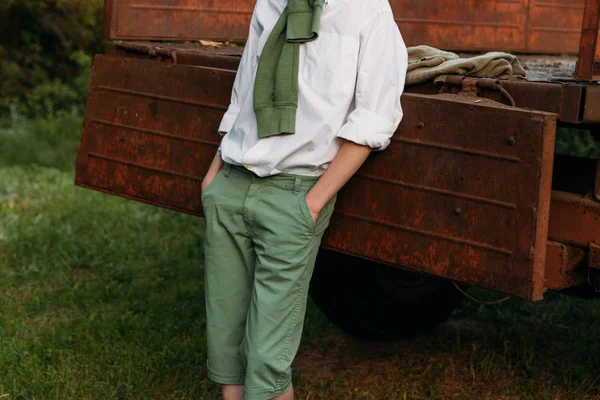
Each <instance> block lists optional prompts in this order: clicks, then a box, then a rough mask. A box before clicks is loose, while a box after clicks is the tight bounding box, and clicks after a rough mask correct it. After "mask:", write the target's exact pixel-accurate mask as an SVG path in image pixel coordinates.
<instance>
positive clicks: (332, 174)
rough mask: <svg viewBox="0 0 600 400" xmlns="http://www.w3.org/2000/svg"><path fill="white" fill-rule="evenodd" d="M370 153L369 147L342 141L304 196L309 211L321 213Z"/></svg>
mask: <svg viewBox="0 0 600 400" xmlns="http://www.w3.org/2000/svg"><path fill="white" fill-rule="evenodd" d="M342 140H343V139H342ZM371 151H372V149H371V148H370V147H367V146H361V145H359V144H356V143H354V142H351V141H348V140H343V143H342V146H341V147H340V149H339V151H338V152H337V154H336V155H335V157H334V158H333V160H332V161H331V164H329V167H328V168H327V170H326V171H325V172H324V173H323V175H322V176H321V178H319V180H318V181H317V183H315V185H314V186H313V187H312V189H311V190H310V191H309V192H308V194H307V195H306V202H307V204H308V205H309V207H310V208H311V211H314V212H315V213H319V212H321V210H322V209H323V207H325V204H327V202H329V200H331V199H332V198H333V197H334V196H335V195H336V194H337V192H339V191H340V189H341V188H342V187H343V186H344V185H345V184H346V182H348V180H349V179H350V178H351V177H352V176H353V175H354V174H355V173H356V171H358V169H359V168H360V167H361V165H363V163H364V162H365V160H366V159H367V157H368V156H369V154H370V153H371Z"/></svg>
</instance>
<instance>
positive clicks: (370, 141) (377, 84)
mask: <svg viewBox="0 0 600 400" xmlns="http://www.w3.org/2000/svg"><path fill="white" fill-rule="evenodd" d="M286 5H287V0H258V1H257V3H256V6H255V9H254V13H253V15H252V22H251V25H250V33H249V36H248V41H247V43H246V47H245V49H244V52H243V54H242V58H241V61H240V66H239V69H238V72H237V75H236V78H235V83H234V86H233V92H232V95H231V104H230V106H229V108H228V110H227V112H226V113H225V115H224V116H223V119H222V121H221V124H220V126H219V132H220V133H222V134H224V133H226V135H225V136H224V137H223V140H222V142H221V157H222V158H223V160H224V161H225V162H228V163H231V164H237V165H243V166H245V167H246V168H248V169H249V170H251V171H252V172H254V173H255V174H256V175H258V176H269V175H275V174H278V173H281V172H285V173H291V174H298V175H312V176H319V175H321V174H322V173H323V172H324V171H325V169H327V167H328V166H329V164H330V162H331V160H332V159H333V157H334V156H335V155H336V153H337V152H338V150H339V148H340V146H341V143H342V141H341V140H339V139H338V138H344V139H347V140H350V141H353V142H355V143H358V144H361V145H365V146H369V147H371V148H373V149H374V150H383V149H385V148H386V147H387V146H388V145H389V143H390V140H391V137H392V135H393V134H394V132H395V131H396V128H397V127H398V124H399V123H400V120H401V119H402V108H401V106H400V96H401V94H402V91H403V89H404V81H405V77H406V70H407V66H408V54H407V51H406V46H405V44H404V40H403V39H402V36H401V34H400V31H399V30H398V26H397V25H396V23H395V21H394V17H393V15H392V10H391V7H390V5H389V2H388V0H329V1H328V4H327V5H326V6H325V7H324V10H323V13H322V14H321V26H320V31H319V37H318V38H317V39H316V40H314V41H312V42H308V43H305V44H301V45H300V65H299V79H298V87H299V96H298V110H297V115H296V132H295V133H294V134H291V135H278V136H272V137H268V138H264V139H259V138H258V131H257V123H256V115H255V114H254V107H253V103H254V99H253V97H254V95H253V93H254V79H255V76H256V69H257V66H258V60H259V57H260V54H261V52H262V49H263V47H264V44H265V42H266V40H267V38H268V37H269V34H270V33H271V31H272V29H273V27H274V26H275V22H277V20H278V19H279V16H280V15H281V12H282V11H283V9H284V8H285V6H286Z"/></svg>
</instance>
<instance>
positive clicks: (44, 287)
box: [0, 116, 600, 400]
mask: <svg viewBox="0 0 600 400" xmlns="http://www.w3.org/2000/svg"><path fill="white" fill-rule="evenodd" d="M77 121H79V122H77ZM80 121H81V120H80V118H79V117H76V116H69V117H60V118H58V119H49V120H46V121H34V122H27V121H20V122H19V123H18V124H17V125H14V124H13V125H12V127H10V126H8V124H5V125H4V126H5V127H4V128H3V129H2V130H0V399H1V400H5V399H9V400H13V399H23V400H30V399H42V400H45V399H60V400H62V399H207V400H211V399H217V398H218V387H217V386H216V385H214V384H212V383H210V382H209V381H208V380H207V379H206V377H205V362H206V358H205V337H204V324H205V316H204V302H203V280H202V272H203V270H202V268H203V267H202V231H203V220H202V219H200V218H195V217H191V216H187V215H183V214H179V213H175V212H170V211H166V210H162V209H159V208H156V207H151V206H147V205H143V204H138V203H135V202H132V201H128V200H123V199H120V198H116V197H111V196H108V195H104V194H101V193H96V192H93V191H90V190H84V189H81V188H77V187H75V186H74V185H73V180H74V171H73V163H74V151H75V149H76V148H77V145H78V130H79V125H78V124H79V123H80ZM57 144H59V145H57ZM21 149H22V151H19V150H21ZM15 151H18V152H20V154H14V152H15ZM473 294H474V295H476V296H481V297H485V298H488V299H489V298H495V297H496V295H494V294H490V293H487V292H483V291H473ZM599 324H600V302H598V301H583V300H579V299H574V298H569V297H565V296H561V295H557V294H554V295H550V296H549V298H548V300H546V301H543V302H539V303H527V302H523V301H519V300H516V299H512V300H509V301H507V302H505V303H502V304H500V305H497V306H480V305H478V304H475V303H472V302H465V303H464V305H463V306H462V307H461V308H460V309H459V310H457V312H456V313H455V315H454V316H453V318H452V319H451V320H450V321H449V322H448V323H447V324H445V325H443V326H442V327H441V328H440V329H439V330H438V331H436V332H435V333H434V334H433V335H432V336H428V337H420V338H417V339H415V340H412V341H404V342H398V343H386V344H373V343H358V342H353V341H351V340H349V339H348V338H345V337H343V335H341V334H340V333H339V332H338V331H337V330H336V329H335V328H334V327H332V326H331V325H330V324H329V322H328V321H327V320H326V319H325V318H324V317H323V316H322V315H321V314H320V312H319V311H318V310H317V309H316V308H315V307H314V306H313V305H312V304H311V305H310V307H309V310H308V315H307V320H306V326H305V335H304V341H303V346H302V348H301V351H300V354H299V357H298V360H297V362H296V364H295V368H296V371H295V381H296V382H297V393H298V396H297V398H299V399H307V398H310V399H312V400H314V399H332V400H335V399H447V398H457V399H509V398H510V399H600V326H599Z"/></svg>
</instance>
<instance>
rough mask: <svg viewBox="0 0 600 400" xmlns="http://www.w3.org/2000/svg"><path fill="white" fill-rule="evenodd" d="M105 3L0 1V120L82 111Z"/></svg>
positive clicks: (91, 0) (99, 45)
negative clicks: (2, 117) (11, 116)
mask: <svg viewBox="0 0 600 400" xmlns="http://www.w3.org/2000/svg"><path fill="white" fill-rule="evenodd" d="M102 6H103V1H102V0H85V1H82V0H3V1H2V2H0V26H1V29H2V32H1V34H0V117H1V116H5V117H6V116H8V115H11V114H13V115H14V113H18V114H19V115H24V116H26V117H29V118H31V117H46V116H49V115H54V114H56V113H60V112H63V111H79V112H80V111H82V108H83V105H84V104H85V98H86V96H87V89H88V84H89V73H90V67H91V60H92V56H93V54H95V53H98V52H101V51H102Z"/></svg>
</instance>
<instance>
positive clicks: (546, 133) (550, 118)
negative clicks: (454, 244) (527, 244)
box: [529, 114, 558, 301]
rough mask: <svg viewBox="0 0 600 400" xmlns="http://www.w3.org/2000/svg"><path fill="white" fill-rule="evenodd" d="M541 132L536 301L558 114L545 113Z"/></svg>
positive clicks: (534, 265) (539, 291)
mask: <svg viewBox="0 0 600 400" xmlns="http://www.w3.org/2000/svg"><path fill="white" fill-rule="evenodd" d="M542 118H544V123H543V127H542V132H541V135H542V137H541V149H540V150H541V154H542V159H541V164H540V184H539V187H538V196H539V203H538V209H537V213H536V221H535V227H536V231H535V238H534V243H533V263H532V270H531V276H532V278H533V280H532V282H531V285H532V287H531V289H530V291H529V292H530V293H531V298H530V299H529V300H532V301H536V300H542V299H543V298H544V291H545V290H546V288H545V285H544V276H545V274H546V251H547V250H546V246H547V242H548V225H549V221H550V198H551V193H552V169H553V166H554V144H555V140H556V123H557V120H558V115H556V114H548V115H544V116H543V117H542Z"/></svg>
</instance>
